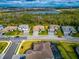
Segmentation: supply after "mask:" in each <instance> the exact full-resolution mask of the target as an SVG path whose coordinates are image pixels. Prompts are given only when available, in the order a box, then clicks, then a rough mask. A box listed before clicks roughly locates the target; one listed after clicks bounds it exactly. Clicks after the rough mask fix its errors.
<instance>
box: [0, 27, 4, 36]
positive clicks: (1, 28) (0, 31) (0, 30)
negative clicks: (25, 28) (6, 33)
mask: <svg viewBox="0 0 79 59" xmlns="http://www.w3.org/2000/svg"><path fill="white" fill-rule="evenodd" d="M3 29H4V27H3V26H2V25H0V35H2V30H3Z"/></svg>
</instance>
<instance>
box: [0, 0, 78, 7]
mask: <svg viewBox="0 0 79 59" xmlns="http://www.w3.org/2000/svg"><path fill="white" fill-rule="evenodd" d="M60 2H61V3H60ZM67 2H77V3H74V4H76V6H78V5H79V0H0V7H7V6H8V7H9V6H10V7H11V6H12V7H16V6H18V7H28V6H29V7H31V6H33V7H36V6H38V7H40V6H48V7H49V6H55V5H56V6H57V5H59V6H62V5H63V6H70V5H73V6H74V4H67Z"/></svg>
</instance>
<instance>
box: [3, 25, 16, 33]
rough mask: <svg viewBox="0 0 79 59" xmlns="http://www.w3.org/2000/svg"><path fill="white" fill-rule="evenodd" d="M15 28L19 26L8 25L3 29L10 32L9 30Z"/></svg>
mask: <svg viewBox="0 0 79 59" xmlns="http://www.w3.org/2000/svg"><path fill="white" fill-rule="evenodd" d="M13 30H17V26H7V27H5V28H4V29H3V30H2V31H3V32H8V31H13Z"/></svg>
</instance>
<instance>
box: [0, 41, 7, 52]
mask: <svg viewBox="0 0 79 59" xmlns="http://www.w3.org/2000/svg"><path fill="white" fill-rule="evenodd" d="M7 45H8V43H7V42H0V54H1V53H2V52H3V51H4V49H5V48H6V46H7Z"/></svg>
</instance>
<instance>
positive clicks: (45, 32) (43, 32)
mask: <svg viewBox="0 0 79 59" xmlns="http://www.w3.org/2000/svg"><path fill="white" fill-rule="evenodd" d="M39 35H48V30H44V31H40V32H39Z"/></svg>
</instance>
